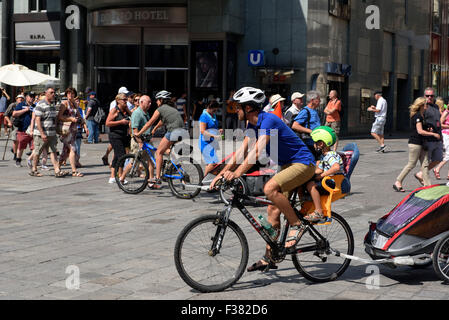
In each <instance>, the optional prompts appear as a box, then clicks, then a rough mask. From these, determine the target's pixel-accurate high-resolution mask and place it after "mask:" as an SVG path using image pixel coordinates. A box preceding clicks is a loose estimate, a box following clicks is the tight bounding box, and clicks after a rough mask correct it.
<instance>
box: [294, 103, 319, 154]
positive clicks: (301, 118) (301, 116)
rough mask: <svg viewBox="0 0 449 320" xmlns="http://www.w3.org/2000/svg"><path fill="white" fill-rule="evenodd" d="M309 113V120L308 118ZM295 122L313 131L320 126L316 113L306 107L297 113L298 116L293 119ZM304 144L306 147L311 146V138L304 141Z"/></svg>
mask: <svg viewBox="0 0 449 320" xmlns="http://www.w3.org/2000/svg"><path fill="white" fill-rule="evenodd" d="M309 113H310V118H309ZM295 121H296V122H298V123H299V124H300V125H301V126H303V127H304V128H307V129H311V130H313V129H315V128H316V127H319V126H320V125H321V120H320V116H319V115H318V112H317V111H316V110H314V109H311V108H309V107H308V106H306V107H304V108H302V109H301V111H299V113H298V115H297V116H296V118H295ZM304 142H305V143H306V144H308V145H310V144H312V145H313V140H312V138H310V139H304Z"/></svg>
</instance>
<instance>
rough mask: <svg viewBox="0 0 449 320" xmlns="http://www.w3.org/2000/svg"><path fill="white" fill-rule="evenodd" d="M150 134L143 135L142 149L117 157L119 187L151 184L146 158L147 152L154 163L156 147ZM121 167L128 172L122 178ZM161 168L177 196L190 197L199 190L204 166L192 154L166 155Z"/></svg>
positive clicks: (134, 189)
mask: <svg viewBox="0 0 449 320" xmlns="http://www.w3.org/2000/svg"><path fill="white" fill-rule="evenodd" d="M151 138H152V136H151V135H142V136H141V139H142V141H143V147H142V149H141V150H139V151H138V152H137V153H136V154H126V155H124V156H123V157H121V158H120V159H119V160H118V161H117V165H116V168H115V172H116V177H115V180H116V182H117V185H118V186H119V188H120V189H122V190H123V191H124V192H126V193H130V194H137V193H140V192H142V191H143V190H144V189H145V188H146V187H147V185H148V178H149V175H150V172H149V169H148V164H147V162H146V161H145V159H144V153H146V154H148V156H149V158H150V161H152V162H153V164H154V166H155V163H156V161H155V158H154V156H153V152H154V151H156V150H157V148H155V147H154V146H153V145H152V144H151V143H150V140H151ZM119 169H123V171H124V172H125V175H124V176H125V178H124V179H123V181H122V180H120V174H119ZM120 172H121V170H120ZM161 172H162V176H161V178H162V179H163V180H166V181H167V182H168V185H169V187H170V190H171V191H172V192H173V194H174V195H175V196H177V197H178V198H182V199H190V198H193V197H195V196H197V195H198V193H200V191H201V187H200V183H201V181H202V180H203V170H202V168H201V166H200V165H199V164H197V163H195V162H194V160H193V159H192V158H190V157H182V156H181V157H179V158H178V159H175V157H171V156H170V159H164V162H163V166H162V171H161Z"/></svg>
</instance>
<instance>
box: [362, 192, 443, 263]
mask: <svg viewBox="0 0 449 320" xmlns="http://www.w3.org/2000/svg"><path fill="white" fill-rule="evenodd" d="M448 231H449V187H448V186H446V185H444V184H443V185H433V186H429V187H422V188H418V189H416V190H414V191H413V192H411V193H410V194H409V195H407V196H406V197H405V198H404V199H403V200H402V201H401V202H400V203H399V204H398V205H397V206H396V207H395V208H394V209H393V210H391V211H390V212H389V213H388V214H387V215H385V216H383V217H382V218H380V219H379V220H378V221H377V222H376V223H373V222H370V227H369V231H368V233H367V234H366V236H365V240H364V244H365V251H366V253H368V254H369V255H370V257H371V258H373V259H385V258H392V257H400V256H418V255H422V254H430V253H432V250H433V248H434V247H435V244H436V243H437V242H438V240H440V239H441V238H443V237H445V236H446V235H447V234H448Z"/></svg>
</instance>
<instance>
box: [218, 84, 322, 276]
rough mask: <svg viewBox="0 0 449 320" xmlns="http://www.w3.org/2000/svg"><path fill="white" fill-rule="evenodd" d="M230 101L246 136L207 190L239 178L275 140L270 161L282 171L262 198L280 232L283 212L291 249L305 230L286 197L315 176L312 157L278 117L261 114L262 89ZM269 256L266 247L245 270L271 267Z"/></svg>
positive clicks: (247, 89)
mask: <svg viewBox="0 0 449 320" xmlns="http://www.w3.org/2000/svg"><path fill="white" fill-rule="evenodd" d="M233 99H234V100H235V101H236V102H238V106H237V110H238V118H239V120H240V121H245V122H246V121H248V126H247V132H246V136H245V139H244V140H243V144H242V146H241V147H240V148H239V150H237V152H236V153H235V154H234V156H233V157H232V159H231V160H230V161H229V163H228V164H227V165H226V166H225V167H224V168H223V170H222V171H221V172H220V173H219V174H218V175H217V176H216V177H215V179H214V180H213V181H212V183H211V185H210V188H211V189H212V188H214V186H215V184H216V182H217V181H218V180H220V179H221V178H222V177H223V178H225V179H226V180H228V181H230V180H233V179H237V178H239V177H241V176H242V175H243V174H244V173H245V172H247V171H248V170H249V169H250V168H251V167H252V165H253V164H255V163H256V160H258V159H259V158H260V157H261V155H262V152H263V151H264V150H266V151H267V154H268V155H270V149H273V147H276V146H274V145H272V143H271V142H275V141H276V140H277V149H278V153H277V154H271V158H272V159H273V160H277V162H278V164H279V165H280V166H281V171H280V172H278V173H277V174H276V175H275V176H273V177H272V178H271V179H270V180H269V181H268V182H267V183H266V184H265V186H264V193H265V195H266V196H267V198H268V199H269V200H271V201H272V202H273V204H274V205H270V206H268V209H267V212H268V222H270V223H271V224H272V225H273V227H274V228H276V229H278V230H279V229H280V213H281V212H282V213H284V215H285V217H286V218H287V220H288V222H289V224H290V226H291V227H290V230H289V233H288V238H287V240H286V249H290V248H294V247H295V245H296V243H297V242H298V241H299V239H300V238H301V235H302V234H303V232H304V229H305V227H304V225H303V224H302V223H301V221H300V220H299V219H298V217H297V216H296V214H295V211H294V210H293V208H292V206H291V205H290V202H289V199H288V195H289V192H290V191H293V190H294V189H296V188H297V187H299V186H301V185H303V184H305V183H306V182H307V181H309V180H310V179H311V178H312V177H313V176H314V174H315V159H314V156H313V155H312V153H311V152H310V151H309V148H308V147H307V146H306V145H305V144H304V143H303V142H302V141H301V139H300V138H298V136H297V135H296V134H295V133H294V132H293V131H292V130H291V129H290V128H289V127H288V126H287V125H286V124H285V123H284V122H283V121H282V120H281V119H280V118H279V117H278V116H276V115H275V114H271V113H266V112H263V111H262V107H263V105H262V103H263V102H264V101H265V99H266V97H265V94H264V93H263V91H262V90H260V89H256V88H252V87H243V88H241V89H240V90H238V91H237V92H236V93H235V94H234V96H233ZM249 129H253V130H255V139H256V141H255V142H254V145H251V144H250V143H251V140H252V139H251V137H250V134H251V130H249ZM253 132H254V131H253ZM273 144H274V143H273ZM239 164H240V165H239ZM269 255H270V248H269V247H268V246H267V248H266V254H265V256H264V257H263V258H262V259H261V260H259V261H258V262H256V263H254V264H253V265H252V266H251V267H250V268H248V271H255V270H264V269H266V268H267V266H270V267H274V266H273V265H272V264H271V263H270V260H269Z"/></svg>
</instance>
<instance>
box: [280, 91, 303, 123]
mask: <svg viewBox="0 0 449 320" xmlns="http://www.w3.org/2000/svg"><path fill="white" fill-rule="evenodd" d="M303 97H304V94H302V93H300V92H294V93H293V94H292V97H291V100H292V105H291V107H290V108H288V109H287V111H286V112H285V113H284V120H285V123H286V124H287V125H288V126H289V127H290V128H291V127H292V124H293V121H294V120H295V118H296V116H297V115H298V113H299V111H301V108H302V103H303V102H302V99H303Z"/></svg>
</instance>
